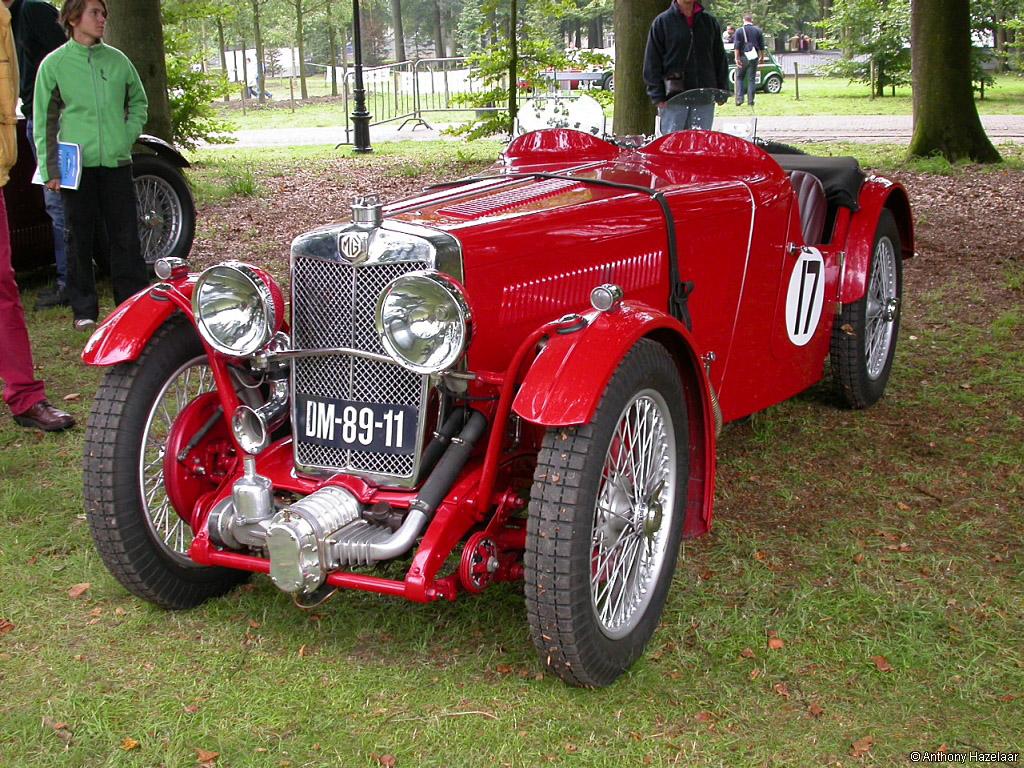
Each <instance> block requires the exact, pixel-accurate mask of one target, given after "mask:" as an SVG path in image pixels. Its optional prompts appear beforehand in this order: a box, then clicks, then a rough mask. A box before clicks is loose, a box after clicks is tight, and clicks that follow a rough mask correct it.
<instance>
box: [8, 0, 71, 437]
mask: <svg viewBox="0 0 1024 768" xmlns="http://www.w3.org/2000/svg"><path fill="white" fill-rule="evenodd" d="M17 99H18V60H17V58H16V56H15V53H14V36H13V34H12V33H11V13H10V11H8V10H7V6H6V5H0V379H2V380H3V383H4V401H5V402H6V403H7V405H8V406H9V407H10V409H11V413H13V414H14V421H15V422H17V423H18V424H20V425H21V426H23V427H32V428H34V429H41V430H43V431H44V432H59V431H60V430H62V429H68V428H70V427H73V426H75V420H74V418H73V417H72V416H71V414H70V413H65V412H64V411H62V410H60V409H59V408H54V407H53V406H52V405H50V403H49V402H47V400H46V389H45V385H44V384H43V382H41V381H39V380H38V379H37V378H36V377H35V373H34V368H33V366H32V349H31V347H30V346H29V340H28V328H27V327H26V326H25V310H24V309H23V308H22V306H21V295H20V294H19V293H18V284H17V283H16V282H15V280H14V268H13V267H12V266H11V234H10V229H9V228H8V225H7V205H6V203H5V201H4V190H3V187H4V185H5V184H7V179H8V173H9V172H10V170H11V167H12V166H13V165H14V161H15V160H16V159H17V152H18V145H17V143H16V139H15V135H14V129H15V126H16V125H17V124H18V121H17V116H16V115H15V113H14V104H15V102H16V101H17Z"/></svg>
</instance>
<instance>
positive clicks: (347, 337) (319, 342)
mask: <svg viewBox="0 0 1024 768" xmlns="http://www.w3.org/2000/svg"><path fill="white" fill-rule="evenodd" d="M428 266H429V265H428V264H426V263H424V262H399V263H384V264H368V265H363V266H353V265H351V264H341V263H337V262H333V261H322V260H319V259H309V258H296V259H295V262H294V265H293V268H292V334H293V345H294V347H295V348H296V349H331V348H338V347H345V348H349V349H357V350H361V351H364V352H373V353H376V354H380V355H383V354H385V352H384V349H383V347H381V345H380V342H379V341H378V340H377V331H376V327H375V317H376V309H377V299H378V297H379V296H380V294H381V292H382V291H383V290H384V287H385V286H386V285H387V284H388V283H390V282H391V281H392V280H393V279H394V278H396V277H398V276H400V275H404V274H406V273H407V272H411V271H413V270H416V269H424V268H426V267H428ZM293 374H294V392H295V393H296V394H298V395H307V396H312V397H330V398H340V399H344V400H353V401H357V402H364V403H380V404H382V405H406V406H415V407H417V408H419V409H420V413H421V415H422V414H423V409H424V400H425V393H426V389H425V381H424V379H423V377H421V376H419V375H417V374H415V373H412V372H410V371H407V370H405V369H404V368H401V367H399V366H397V365H395V364H393V363H384V362H378V361H375V360H366V359H363V358H358V357H352V356H349V355H328V356H322V357H307V358H297V359H296V360H295V361H294V369H293ZM293 423H295V422H294V420H293ZM418 455H419V451H418V450H417V452H416V453H414V454H405V455H400V454H388V453H373V452H367V451H353V450H344V449H338V448H333V447H329V446H323V445H317V444H313V443H307V442H302V441H301V440H300V436H299V435H296V436H295V457H296V461H297V462H298V464H299V465H300V466H303V467H309V468H321V469H333V470H341V471H350V472H354V473H362V474H372V475H386V476H391V477H395V478H411V477H412V476H413V473H414V471H415V467H416V460H417V457H418Z"/></svg>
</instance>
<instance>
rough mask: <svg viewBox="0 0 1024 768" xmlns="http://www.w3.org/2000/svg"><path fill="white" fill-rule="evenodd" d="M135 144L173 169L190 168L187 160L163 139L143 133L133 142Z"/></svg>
mask: <svg viewBox="0 0 1024 768" xmlns="http://www.w3.org/2000/svg"><path fill="white" fill-rule="evenodd" d="M135 143H136V145H138V146H141V147H145V148H146V149H148V150H150V151H151V152H152V153H153V154H154V155H158V156H160V157H162V158H163V159H164V160H166V161H167V162H169V163H170V164H171V165H173V166H174V167H175V168H189V167H191V166H190V165H189V162H188V160H186V159H185V156H184V155H183V154H181V152H179V151H178V150H176V149H175V148H174V147H173V146H171V145H170V144H168V143H167V142H166V141H164V140H163V139H160V138H157V137H156V136H150V135H149V134H148V133H144V134H142V135H141V136H139V138H138V139H136V140H135Z"/></svg>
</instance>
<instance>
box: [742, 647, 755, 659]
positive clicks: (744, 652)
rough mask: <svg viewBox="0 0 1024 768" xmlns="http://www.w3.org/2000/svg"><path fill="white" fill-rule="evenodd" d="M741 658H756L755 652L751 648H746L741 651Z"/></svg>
mask: <svg viewBox="0 0 1024 768" xmlns="http://www.w3.org/2000/svg"><path fill="white" fill-rule="evenodd" d="M740 658H743V659H752V658H754V652H753V651H752V650H750V649H749V648H744V649H743V650H742V651H740Z"/></svg>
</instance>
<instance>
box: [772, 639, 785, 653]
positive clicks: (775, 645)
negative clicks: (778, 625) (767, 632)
mask: <svg viewBox="0 0 1024 768" xmlns="http://www.w3.org/2000/svg"><path fill="white" fill-rule="evenodd" d="M768 647H769V648H770V649H771V650H773V651H779V650H782V649H783V648H785V647H786V644H785V643H784V642H782V638H781V637H769V638H768Z"/></svg>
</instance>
